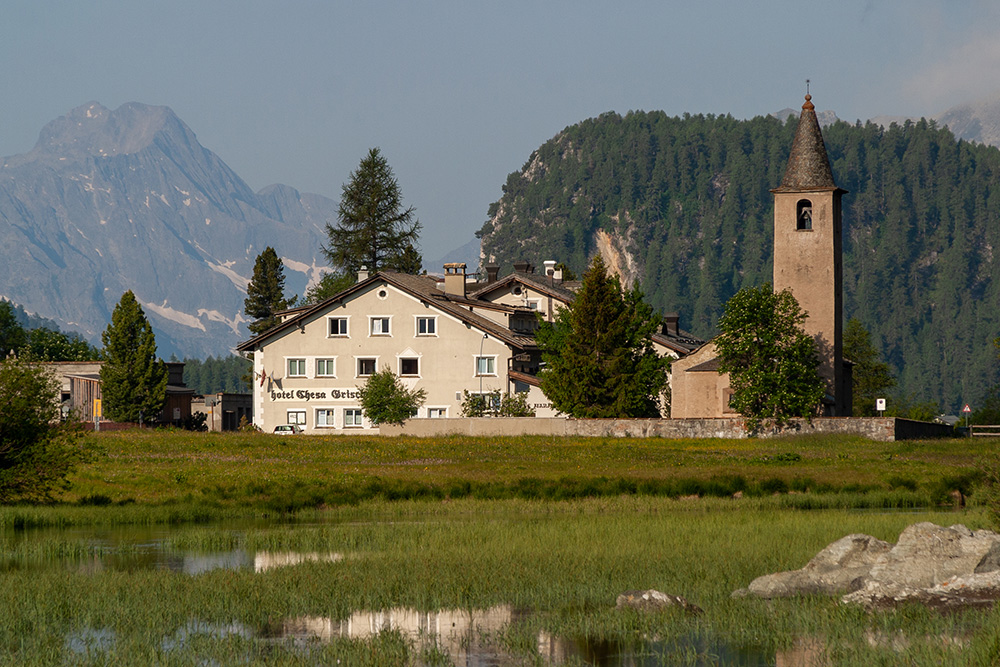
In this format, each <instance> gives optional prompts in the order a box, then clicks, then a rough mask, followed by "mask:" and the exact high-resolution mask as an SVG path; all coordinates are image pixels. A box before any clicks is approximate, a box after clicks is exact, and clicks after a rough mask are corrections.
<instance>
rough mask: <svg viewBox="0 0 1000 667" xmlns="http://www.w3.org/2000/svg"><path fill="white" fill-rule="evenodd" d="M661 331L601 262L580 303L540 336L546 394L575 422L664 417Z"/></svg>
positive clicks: (586, 280)
mask: <svg viewBox="0 0 1000 667" xmlns="http://www.w3.org/2000/svg"><path fill="white" fill-rule="evenodd" d="M658 325H659V318H658V317H657V316H656V315H655V314H654V313H653V310H652V309H651V308H650V307H649V306H648V305H647V304H646V303H644V302H643V300H642V292H640V291H639V289H638V288H633V289H631V290H628V291H623V290H622V287H621V283H620V282H619V280H618V277H617V276H614V275H609V274H608V272H607V268H606V267H605V265H604V260H603V259H602V258H601V256H600V255H597V256H596V257H594V260H593V263H592V264H591V265H590V268H589V269H588V270H587V272H586V273H584V275H583V286H582V287H581V289H580V292H579V293H578V294H577V295H576V298H575V299H574V300H573V303H572V304H570V305H569V306H567V307H566V308H563V309H562V310H560V311H559V312H558V313H557V315H556V320H555V322H554V323H553V324H548V323H542V325H541V327H540V328H539V330H538V333H537V340H538V345H539V347H540V348H541V350H542V359H543V360H544V361H545V369H544V370H542V372H541V373H540V380H541V388H542V391H543V392H545V395H546V396H547V397H548V398H549V400H551V401H552V405H553V406H554V407H555V408H556V410H558V411H559V412H562V413H563V414H567V415H570V416H572V417H659V416H660V403H661V398H662V396H663V393H664V391H665V389H666V383H667V368H668V367H669V360H668V359H666V358H663V357H660V356H659V355H658V354H657V353H656V351H655V350H654V349H653V346H652V339H651V337H652V334H653V333H654V332H655V331H656V328H657V326H658Z"/></svg>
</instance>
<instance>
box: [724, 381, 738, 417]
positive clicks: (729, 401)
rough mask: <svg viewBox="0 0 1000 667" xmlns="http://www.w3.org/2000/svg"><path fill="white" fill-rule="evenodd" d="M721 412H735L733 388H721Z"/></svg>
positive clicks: (728, 413)
mask: <svg viewBox="0 0 1000 667" xmlns="http://www.w3.org/2000/svg"><path fill="white" fill-rule="evenodd" d="M722 414H726V415H732V414H736V409H735V408H734V407H733V389H732V387H726V388H725V389H723V390H722Z"/></svg>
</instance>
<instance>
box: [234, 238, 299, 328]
mask: <svg viewBox="0 0 1000 667" xmlns="http://www.w3.org/2000/svg"><path fill="white" fill-rule="evenodd" d="M294 303H295V297H292V298H291V299H286V298H285V266H284V264H282V262H281V258H280V257H278V253H277V252H275V251H274V248H272V247H271V246H268V247H266V248H264V251H263V252H262V253H260V254H259V255H257V261H256V262H254V265H253V278H251V279H250V282H249V283H248V284H247V298H246V299H245V300H244V301H243V311H244V312H245V313H246V314H247V317H248V318H250V319H251V320H252V321H251V322H250V324H248V325H247V328H248V329H250V332H251V333H253V334H259V333H261V332H262V331H267V330H268V329H270V328H271V327H273V326H274V325H276V324H278V318H277V317H276V316H275V313H278V312H280V311H282V310H285V309H286V308H288V307H290V306H292V305H294Z"/></svg>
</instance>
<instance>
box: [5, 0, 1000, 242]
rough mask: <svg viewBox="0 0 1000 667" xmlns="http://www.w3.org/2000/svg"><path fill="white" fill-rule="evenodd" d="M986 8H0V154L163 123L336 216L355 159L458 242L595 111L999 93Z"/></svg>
mask: <svg viewBox="0 0 1000 667" xmlns="http://www.w3.org/2000/svg"><path fill="white" fill-rule="evenodd" d="M998 29H1000V3H996V2H995V1H986V0H982V1H980V0H905V1H904V0H897V1H891V2H890V1H884V2H878V1H875V0H841V1H840V2H837V3H831V2H828V1H827V2H819V1H813V0H776V1H768V0H761V1H760V2H747V1H746V0H741V1H731V2H730V1H727V2H723V1H721V0H705V1H702V2H692V1H691V0H687V1H685V2H674V1H672V0H667V1H664V0H661V1H660V2H628V1H625V0H623V1H621V2H615V3H611V2H605V3H597V2H589V1H586V0H583V1H578V2H561V1H551V2H545V1H539V0H536V1H534V2H528V1H525V2H522V1H520V0H517V1H508V2H493V3H485V2H484V3H477V2H469V1H468V0H466V1H462V2H455V1H451V0H439V1H436V2H420V1H411V2H382V1H378V0H376V1H373V2H357V1H354V2H339V1H336V0H328V1H323V2H320V1H311V0H301V1H300V0H285V1H283V2H265V1H262V0H238V1H214V0H195V1H191V0H172V1H170V2H166V1H154V0H150V1H142V2H136V1H135V0H121V1H119V0H96V1H94V2H71V1H66V2H50V1H47V0H5V1H4V3H3V5H2V7H0V61H2V62H3V66H2V68H0V90H2V91H3V95H2V98H0V110H2V122H0V155H4V156H7V155H12V154H16V153H22V152H26V151H28V150H30V149H31V147H32V146H33V145H34V143H35V141H36V139H37V137H38V132H39V130H40V129H41V128H42V126H43V125H44V124H45V123H47V122H48V121H50V120H52V119H54V118H56V117H58V116H61V115H63V114H65V113H66V112H67V111H69V110H70V109H72V108H74V107H76V106H79V105H81V104H84V103H85V102H89V101H97V102H100V103H101V104H103V105H105V106H107V107H109V108H116V107H118V106H119V105H121V104H123V103H126V102H132V101H137V102H143V103H146V104H157V105H161V104H162V105H167V106H169V107H171V108H172V109H173V110H174V111H175V112H176V113H177V115H178V116H180V118H181V119H182V120H184V121H185V122H186V123H187V124H188V125H189V126H190V127H191V129H192V130H194V132H195V133H196V134H197V135H198V139H199V141H200V142H201V143H202V144H203V145H204V146H206V147H207V148H209V149H210V150H212V151H214V152H215V153H217V154H218V155H219V156H220V157H221V158H222V159H223V160H225V161H226V162H227V163H228V164H229V165H230V166H231V167H232V168H233V169H234V170H235V171H236V172H237V173H238V174H240V175H241V176H242V177H243V178H244V179H246V181H247V182H248V184H249V185H250V186H251V187H252V188H253V189H255V190H256V189H260V188H262V187H264V186H266V185H269V184H271V183H285V184H288V185H291V186H293V187H295V188H298V189H299V190H302V191H306V192H316V193H319V194H323V195H326V196H328V197H331V198H333V199H338V198H339V196H340V189H341V186H342V184H343V183H344V182H345V181H346V180H347V179H348V177H349V174H350V172H351V171H352V170H353V169H355V168H356V167H357V164H358V161H359V160H360V159H361V157H362V156H363V155H364V154H365V153H366V152H367V150H368V149H369V148H370V147H372V146H379V147H380V148H381V149H382V152H383V153H384V154H385V156H386V157H387V158H388V160H389V162H390V164H391V165H392V167H393V169H394V170H395V173H396V176H397V179H398V180H399V183H400V186H401V188H402V191H403V196H404V199H405V203H406V204H407V205H412V206H414V207H416V209H417V216H418V218H419V219H420V221H421V222H422V223H423V225H424V233H423V237H422V243H421V245H422V250H423V254H424V257H425V258H426V259H435V258H437V257H439V256H441V255H443V254H444V253H445V252H446V251H448V250H450V249H452V248H454V247H457V246H459V245H462V244H463V243H465V242H466V241H468V240H470V239H472V237H473V234H474V232H475V231H476V230H477V229H478V228H479V227H480V226H482V223H483V222H484V221H485V220H486V214H487V208H488V206H489V204H490V203H491V202H493V201H495V200H497V199H498V198H499V197H500V195H501V186H502V184H503V183H504V181H505V180H506V177H507V174H508V173H510V172H512V171H516V170H518V169H520V167H521V166H522V165H523V164H524V163H525V161H526V160H527V159H528V157H529V155H530V154H531V151H532V150H534V149H535V148H537V147H538V146H539V145H541V144H542V143H543V142H544V141H546V140H547V139H549V138H551V137H552V136H553V135H555V134H556V133H557V132H559V131H560V130H561V129H563V128H564V127H566V126H567V125H571V124H573V123H576V122H578V121H580V120H582V119H585V118H589V117H592V116H596V115H598V114H600V113H602V112H605V111H609V110H613V111H618V112H622V113H624V112H627V111H629V110H633V109H641V110H663V111H666V112H667V113H668V114H670V115H680V114H683V113H685V112H690V113H706V114H708V113H713V114H726V113H729V114H732V115H733V116H735V117H737V118H752V117H754V116H757V115H764V114H768V113H771V112H774V111H777V110H779V109H782V108H785V107H797V106H799V105H800V104H801V102H802V95H803V94H804V92H805V80H806V79H807V78H808V79H811V80H812V84H811V90H812V94H813V101H814V102H815V103H816V105H817V108H818V109H820V110H826V109H830V110H833V111H835V112H836V113H837V115H838V116H839V117H841V118H843V119H846V120H851V121H853V120H855V119H858V118H861V119H866V118H869V117H872V116H878V115H913V116H919V115H933V114H935V113H938V112H940V111H943V110H945V109H947V108H948V107H950V106H953V105H955V104H958V103H961V102H966V101H971V100H974V99H976V98H979V97H983V96H986V95H988V94H991V93H993V92H995V91H996V90H998V89H1000V80H998V78H1000V39H998V38H997V34H998V33H1000V30H998Z"/></svg>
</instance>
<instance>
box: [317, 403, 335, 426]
mask: <svg viewBox="0 0 1000 667" xmlns="http://www.w3.org/2000/svg"><path fill="white" fill-rule="evenodd" d="M335 414H336V410H331V409H328V408H320V409H319V410H317V411H316V428H333V427H334V426H336V423H335V422H334V420H335Z"/></svg>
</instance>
